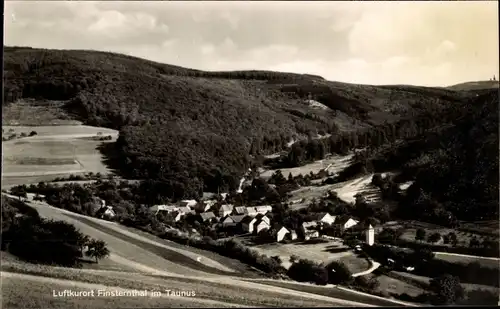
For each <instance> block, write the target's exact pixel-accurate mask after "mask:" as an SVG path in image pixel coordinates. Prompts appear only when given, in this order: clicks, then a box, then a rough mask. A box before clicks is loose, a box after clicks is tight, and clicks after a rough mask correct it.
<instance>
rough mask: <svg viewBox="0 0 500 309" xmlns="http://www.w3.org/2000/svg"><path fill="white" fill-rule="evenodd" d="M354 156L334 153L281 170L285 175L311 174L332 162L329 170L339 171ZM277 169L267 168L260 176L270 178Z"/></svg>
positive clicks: (332, 171)
mask: <svg viewBox="0 0 500 309" xmlns="http://www.w3.org/2000/svg"><path fill="white" fill-rule="evenodd" d="M352 157H353V155H347V156H338V155H332V156H330V157H328V158H326V159H324V160H319V161H315V162H313V163H309V164H306V165H304V166H299V167H293V168H282V169H280V170H281V173H282V174H283V175H284V176H285V177H288V174H289V173H292V175H293V176H298V175H300V174H302V175H306V174H309V173H310V172H313V173H318V172H319V171H321V170H322V169H324V168H326V167H328V166H329V165H330V164H331V166H330V167H329V168H328V171H329V172H331V173H337V172H339V171H341V170H343V169H344V168H346V167H347V165H348V164H349V163H350V161H351V159H352ZM276 171H277V169H274V170H266V171H264V172H263V173H261V174H260V176H261V177H263V178H268V177H271V175H272V174H273V173H274V172H276Z"/></svg>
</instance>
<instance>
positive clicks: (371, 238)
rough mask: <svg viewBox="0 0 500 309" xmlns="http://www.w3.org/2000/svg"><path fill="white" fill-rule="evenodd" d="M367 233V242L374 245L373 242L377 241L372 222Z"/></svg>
mask: <svg viewBox="0 0 500 309" xmlns="http://www.w3.org/2000/svg"><path fill="white" fill-rule="evenodd" d="M365 233H366V244H367V245H368V246H373V244H374V243H375V229H374V228H373V226H372V225H371V224H370V225H369V226H368V228H367V229H366V232H365Z"/></svg>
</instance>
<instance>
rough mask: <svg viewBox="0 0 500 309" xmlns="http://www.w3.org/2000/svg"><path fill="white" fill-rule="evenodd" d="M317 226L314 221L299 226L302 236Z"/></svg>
mask: <svg viewBox="0 0 500 309" xmlns="http://www.w3.org/2000/svg"><path fill="white" fill-rule="evenodd" d="M317 226H318V223H317V222H316V221H309V222H303V223H302V225H301V226H300V229H301V230H302V232H303V233H304V234H306V232H307V231H309V230H310V229H313V228H316V227H317Z"/></svg>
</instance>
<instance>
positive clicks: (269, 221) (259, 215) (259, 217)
mask: <svg viewBox="0 0 500 309" xmlns="http://www.w3.org/2000/svg"><path fill="white" fill-rule="evenodd" d="M255 219H257V220H262V221H266V222H267V224H269V225H271V219H269V217H268V216H266V215H263V214H257V215H256V216H255Z"/></svg>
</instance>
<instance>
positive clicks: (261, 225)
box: [253, 219, 271, 234]
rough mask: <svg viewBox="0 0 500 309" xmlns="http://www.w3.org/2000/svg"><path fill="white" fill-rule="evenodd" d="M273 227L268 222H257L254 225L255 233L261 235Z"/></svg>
mask: <svg viewBox="0 0 500 309" xmlns="http://www.w3.org/2000/svg"><path fill="white" fill-rule="evenodd" d="M270 227H271V226H270V225H269V223H267V221H265V220H262V219H260V220H256V222H255V223H254V229H253V230H254V232H255V233H257V234H258V233H260V232H262V231H265V230H268V229H269V228H270Z"/></svg>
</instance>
